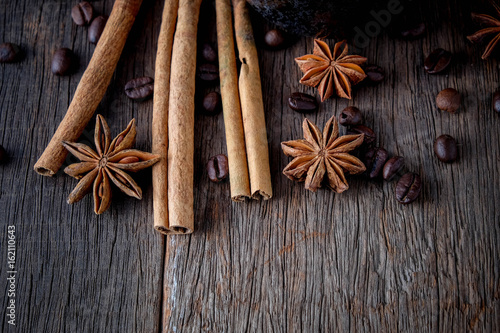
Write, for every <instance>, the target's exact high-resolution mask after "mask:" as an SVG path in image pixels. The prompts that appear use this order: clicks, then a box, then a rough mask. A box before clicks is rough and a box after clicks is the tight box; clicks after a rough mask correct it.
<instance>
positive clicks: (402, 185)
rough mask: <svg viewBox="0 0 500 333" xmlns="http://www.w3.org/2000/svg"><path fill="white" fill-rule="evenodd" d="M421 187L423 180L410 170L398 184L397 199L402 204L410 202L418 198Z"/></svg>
mask: <svg viewBox="0 0 500 333" xmlns="http://www.w3.org/2000/svg"><path fill="white" fill-rule="evenodd" d="M421 189H422V181H421V180H420V176H419V175H418V174H416V173H413V172H408V173H407V174H405V175H403V177H401V179H399V181H398V183H397V184H396V199H397V200H398V201H399V202H400V203H402V204H409V203H411V202H413V201H415V200H416V199H417V198H418V196H419V195H420V190H421Z"/></svg>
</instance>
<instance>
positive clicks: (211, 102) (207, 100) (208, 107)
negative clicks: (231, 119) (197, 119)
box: [203, 91, 222, 115]
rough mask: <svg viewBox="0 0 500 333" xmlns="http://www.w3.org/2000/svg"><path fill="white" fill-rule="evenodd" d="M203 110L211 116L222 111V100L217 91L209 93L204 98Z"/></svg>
mask: <svg viewBox="0 0 500 333" xmlns="http://www.w3.org/2000/svg"><path fill="white" fill-rule="evenodd" d="M203 109H204V110H205V113H207V114H209V115H216V114H218V113H219V112H220V111H221V110H222V100H221V97H220V94H219V93H218V92H216V91H212V92H209V93H208V94H206V95H205V97H204V98H203Z"/></svg>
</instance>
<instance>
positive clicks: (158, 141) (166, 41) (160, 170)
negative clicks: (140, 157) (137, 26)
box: [152, 0, 179, 234]
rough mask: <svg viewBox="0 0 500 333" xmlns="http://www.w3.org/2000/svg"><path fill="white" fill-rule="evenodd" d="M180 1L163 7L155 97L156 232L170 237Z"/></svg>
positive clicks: (154, 184) (154, 187)
mask: <svg viewBox="0 0 500 333" xmlns="http://www.w3.org/2000/svg"><path fill="white" fill-rule="evenodd" d="M178 8H179V0H170V1H169V0H166V1H165V4H164V7H163V15H162V20H161V27H160V35H159V36H158V51H157V52H156V65H155V94H154V96H153V128H152V130H153V148H152V150H153V154H158V155H160V156H161V159H160V161H158V162H157V163H156V164H155V165H154V166H153V213H154V228H155V229H156V230H157V231H159V232H161V233H163V234H168V233H169V224H168V195H167V181H168V177H167V173H168V168H167V166H168V165H167V154H168V101H169V98H168V97H169V93H170V62H171V59H172V45H173V38H174V31H175V21H176V19H177V10H178Z"/></svg>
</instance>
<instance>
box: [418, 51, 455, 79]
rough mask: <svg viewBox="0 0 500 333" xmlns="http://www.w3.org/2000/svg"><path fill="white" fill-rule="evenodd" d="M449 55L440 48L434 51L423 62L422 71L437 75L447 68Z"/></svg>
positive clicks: (449, 59)
mask: <svg viewBox="0 0 500 333" xmlns="http://www.w3.org/2000/svg"><path fill="white" fill-rule="evenodd" d="M450 62H451V53H450V52H449V51H446V50H443V49H442V48H439V49H435V50H434V51H432V52H431V54H429V56H428V57H427V58H426V59H425V61H424V69H425V71H426V72H427V73H429V74H437V73H441V72H442V71H444V70H445V69H446V68H448V65H449V64H450Z"/></svg>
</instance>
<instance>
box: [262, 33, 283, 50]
mask: <svg viewBox="0 0 500 333" xmlns="http://www.w3.org/2000/svg"><path fill="white" fill-rule="evenodd" d="M264 41H265V42H266V45H267V46H269V47H270V48H272V49H279V48H282V47H283V46H284V44H285V35H284V34H283V32H282V31H281V30H278V29H272V30H269V31H268V32H266V35H265V36H264Z"/></svg>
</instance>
